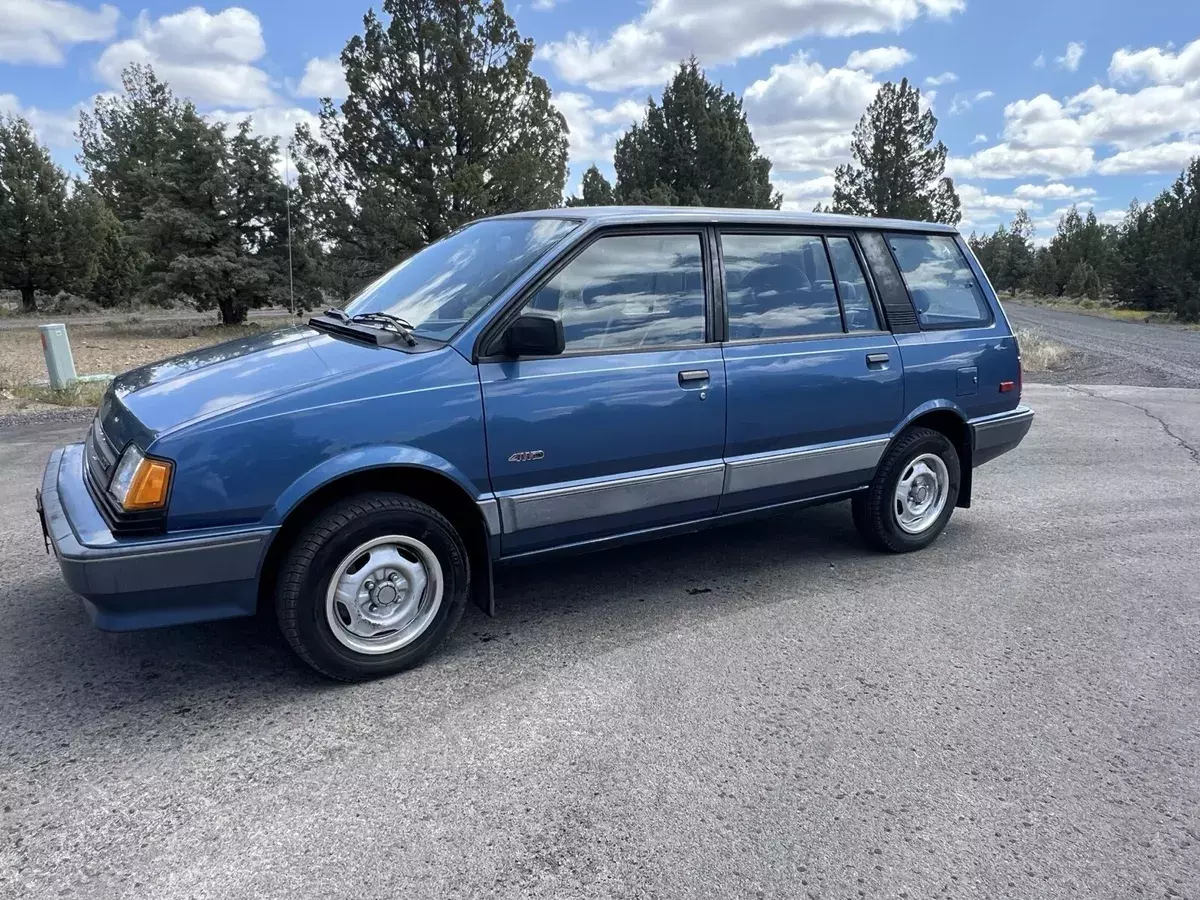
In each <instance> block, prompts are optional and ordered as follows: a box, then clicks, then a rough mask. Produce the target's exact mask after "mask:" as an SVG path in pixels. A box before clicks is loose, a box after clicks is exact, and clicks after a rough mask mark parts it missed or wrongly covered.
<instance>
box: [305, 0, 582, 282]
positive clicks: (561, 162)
mask: <svg viewBox="0 0 1200 900" xmlns="http://www.w3.org/2000/svg"><path fill="white" fill-rule="evenodd" d="M383 13H384V16H385V17H386V20H385V19H381V18H380V17H378V16H377V15H376V14H375V12H374V11H370V12H368V13H367V15H366V16H365V17H364V19H363V33H362V34H359V35H355V36H354V37H352V38H351V39H350V40H349V42H348V43H347V44H346V46H345V49H343V51H342V56H341V60H342V67H343V69H344V70H345V77H346V84H347V86H348V96H347V98H346V100H345V101H344V102H343V103H342V104H341V106H340V108H338V107H335V105H334V104H333V103H332V101H330V100H328V99H327V100H325V101H323V102H322V104H321V111H320V134H319V136H318V135H314V134H312V133H311V132H310V131H309V130H308V129H307V128H304V127H300V128H298V129H297V132H296V137H295V143H294V148H295V159H296V170H297V173H298V184H299V194H298V197H297V200H298V201H299V203H300V205H301V206H302V208H303V210H304V212H305V215H306V216H308V217H309V218H310V221H311V222H312V224H313V228H314V229H315V230H314V237H315V238H316V239H318V240H320V241H322V242H323V243H325V244H326V245H329V246H330V247H331V251H332V252H331V254H330V257H329V260H328V262H327V267H326V268H327V270H328V271H329V276H330V277H329V279H328V282H327V284H328V286H330V287H331V288H332V289H333V290H335V291H337V292H346V291H349V290H352V289H353V287H354V286H355V285H357V284H360V283H362V282H363V281H365V280H367V279H369V278H371V277H374V276H375V275H377V274H378V273H380V272H382V271H384V270H386V269H387V268H388V267H390V266H392V265H394V264H395V263H396V262H398V261H399V260H401V259H403V258H404V257H405V256H407V255H408V254H410V253H412V252H413V251H415V250H418V249H420V248H421V247H422V246H424V245H425V244H426V243H428V242H430V241H434V240H437V239H438V238H440V237H442V236H444V235H446V234H448V233H449V232H450V231H452V230H453V229H455V228H457V227H459V226H460V225H462V224H464V223H466V222H469V221H471V220H472V219H475V218H478V217H480V216H485V215H492V214H496V213H503V212H510V211H514V210H520V209H529V208H538V207H552V206H558V205H560V204H561V203H562V193H563V187H564V184H565V182H566V172H567V168H566V166H567V126H566V121H565V120H564V119H563V117H562V115H561V114H560V113H559V112H558V110H557V109H555V108H554V106H553V105H552V103H551V102H550V88H549V86H548V85H547V83H546V81H545V79H543V78H541V77H540V76H537V75H534V74H533V72H532V71H531V69H530V63H531V61H532V59H533V50H534V47H533V42H532V41H530V40H527V39H524V38H522V37H521V36H520V34H519V33H518V31H517V28H516V25H515V24H514V23H513V20H512V19H511V18H510V17H509V15H508V14H507V13H506V12H505V8H504V4H503V2H502V0H384V2H383Z"/></svg>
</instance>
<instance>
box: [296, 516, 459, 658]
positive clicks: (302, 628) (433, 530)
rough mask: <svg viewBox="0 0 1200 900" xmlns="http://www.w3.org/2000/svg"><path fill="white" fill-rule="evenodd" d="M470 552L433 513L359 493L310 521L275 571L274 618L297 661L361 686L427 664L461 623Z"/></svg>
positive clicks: (446, 523)
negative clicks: (275, 615) (276, 582)
mask: <svg viewBox="0 0 1200 900" xmlns="http://www.w3.org/2000/svg"><path fill="white" fill-rule="evenodd" d="M468 589H469V571H468V567H467V552H466V548H465V547H464V546H463V542H462V539H461V538H460V537H459V535H458V532H457V531H456V530H455V528H454V526H453V525H451V524H450V522H449V521H447V519H446V518H445V517H444V516H443V515H441V513H439V512H438V511H437V510H435V509H433V507H431V506H428V505H426V504H424V503H421V502H419V501H417V500H413V499H412V498H411V497H406V496H404V495H401V494H386V493H378V494H363V495H360V496H358V497H353V498H350V499H348V500H345V501H343V502H341V503H339V504H336V505H334V506H332V507H330V508H329V509H327V510H326V511H325V512H324V513H322V514H321V515H320V516H318V517H317V519H316V521H314V522H313V524H312V525H310V526H309V528H308V529H307V530H306V531H305V532H304V533H303V534H301V535H300V537H299V538H298V539H297V540H296V543H295V544H294V545H293V547H292V549H291V552H290V553H289V555H288V558H287V559H286V561H285V562H284V565H283V568H282V570H281V572H280V576H279V581H278V588H277V593H276V611H277V613H278V616H279V624H280V627H281V628H282V630H283V634H284V636H285V637H286V638H287V640H288V643H289V644H291V646H292V649H293V650H295V651H296V653H297V654H299V656H300V658H301V659H303V660H304V661H305V662H306V663H308V664H309V665H310V666H312V667H313V668H314V669H316V670H317V671H318V672H320V673H321V674H323V675H326V676H328V677H330V678H335V679H338V680H340V681H359V680H363V679H367V678H377V677H380V676H382V675H390V674H392V673H394V672H399V671H401V670H403V669H408V668H411V667H412V666H415V665H417V664H418V663H420V662H421V661H422V660H424V659H425V658H426V657H427V656H428V655H429V654H430V653H432V652H433V651H434V650H435V649H436V648H437V647H438V645H439V644H441V643H442V641H444V640H445V639H446V637H447V636H448V635H449V634H450V632H451V631H453V630H454V627H455V626H456V625H457V624H458V621H459V619H461V618H462V614H463V610H464V609H465V608H466V603H467V596H468Z"/></svg>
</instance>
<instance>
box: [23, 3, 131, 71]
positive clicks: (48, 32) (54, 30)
mask: <svg viewBox="0 0 1200 900" xmlns="http://www.w3.org/2000/svg"><path fill="white" fill-rule="evenodd" d="M119 17H120V13H119V12H118V11H117V8H116V7H115V6H109V5H108V4H104V5H103V6H101V7H100V8H99V9H95V10H91V9H86V8H84V7H82V6H78V5H76V4H74V3H67V2H65V0H0V60H2V61H4V62H9V63H34V64H38V65H60V64H61V63H62V62H63V59H64V55H63V53H64V51H65V50H66V49H68V48H70V47H71V46H73V45H75V44H82V43H85V42H88V41H106V40H108V39H109V38H111V37H112V36H113V35H114V34H116V33H117V19H118V18H119Z"/></svg>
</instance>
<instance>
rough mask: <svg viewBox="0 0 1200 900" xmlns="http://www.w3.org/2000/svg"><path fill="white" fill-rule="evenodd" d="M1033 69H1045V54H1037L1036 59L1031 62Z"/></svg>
mask: <svg viewBox="0 0 1200 900" xmlns="http://www.w3.org/2000/svg"><path fill="white" fill-rule="evenodd" d="M1033 67H1034V68H1035V69H1044V68H1046V54H1045V53H1039V54H1038V57H1037V59H1035V60H1034V61H1033Z"/></svg>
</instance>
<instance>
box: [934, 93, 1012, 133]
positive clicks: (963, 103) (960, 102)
mask: <svg viewBox="0 0 1200 900" xmlns="http://www.w3.org/2000/svg"><path fill="white" fill-rule="evenodd" d="M930 93H932V91H931V92H930ZM995 96H996V92H995V91H980V92H979V93H978V94H976V95H975V96H974V97H971V96H968V95H967V94H955V95H954V99H953V100H952V101H951V102H950V115H952V116H957V115H959V114H960V113H965V112H967V111H968V110H969V109H970V108H971V107H972V106H974V105H975V104H976V103H978V102H979V101H980V100H989V99H991V98H992V97H995ZM985 140H986V139H985Z"/></svg>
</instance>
